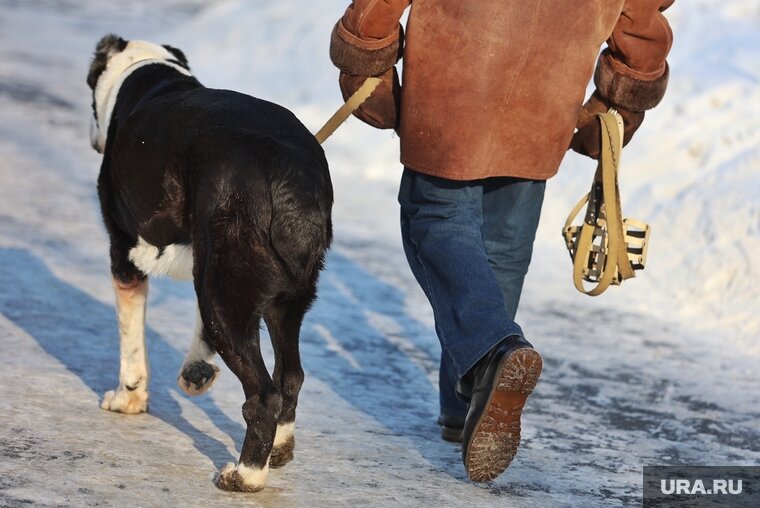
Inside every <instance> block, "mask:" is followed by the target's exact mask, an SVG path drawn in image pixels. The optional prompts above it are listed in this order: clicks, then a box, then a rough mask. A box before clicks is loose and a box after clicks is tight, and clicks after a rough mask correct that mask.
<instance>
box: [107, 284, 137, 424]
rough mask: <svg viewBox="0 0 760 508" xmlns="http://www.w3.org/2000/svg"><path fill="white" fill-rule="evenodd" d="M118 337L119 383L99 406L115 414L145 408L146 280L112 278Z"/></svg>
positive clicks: (131, 412)
mask: <svg viewBox="0 0 760 508" xmlns="http://www.w3.org/2000/svg"><path fill="white" fill-rule="evenodd" d="M113 286H114V290H115V291H116V311H117V314H118V319H119V335H120V337H121V346H120V347H119V350H120V354H121V363H120V368H119V386H118V388H116V390H111V391H109V392H106V394H105V396H104V397H103V402H102V403H101V405H100V407H102V408H103V409H107V410H109V411H115V412H117V413H130V414H134V413H142V412H145V411H147V410H148V354H147V352H146V350H145V303H146V300H147V298H148V279H147V278H142V277H136V278H134V279H133V280H131V281H129V282H124V281H121V280H119V279H118V278H116V277H114V278H113Z"/></svg>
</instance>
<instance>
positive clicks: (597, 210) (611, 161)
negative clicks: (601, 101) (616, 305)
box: [563, 110, 649, 296]
mask: <svg viewBox="0 0 760 508" xmlns="http://www.w3.org/2000/svg"><path fill="white" fill-rule="evenodd" d="M597 117H598V119H599V122H600V123H601V133H602V150H601V156H600V158H599V165H598V166H597V169H596V174H595V175H594V183H593V185H592V187H591V192H589V193H588V194H587V195H585V196H584V197H583V198H582V199H581V200H580V201H579V202H578V204H577V205H576V206H575V208H573V210H572V211H571V212H570V215H569V216H568V218H567V221H566V222H565V227H564V229H563V236H564V237H565V243H566V245H567V248H568V250H569V251H570V257H571V258H572V260H573V283H574V284H575V287H576V288H577V289H578V291H580V292H581V293H585V294H587V295H589V296H597V295H600V294H602V293H603V292H604V291H605V290H606V289H607V288H608V287H609V286H610V285H611V284H614V285H618V284H620V283H621V282H622V281H624V280H625V279H629V278H631V277H635V276H636V274H635V270H641V269H643V268H644V265H645V263H646V254H647V245H648V240H649V226H648V225H646V224H644V223H642V222H639V221H636V220H633V219H623V218H622V216H623V214H622V212H621V208H620V191H619V189H618V179H617V177H618V171H619V169H620V155H621V153H622V149H623V120H622V118H620V115H618V114H617V112H615V111H614V110H610V112H608V113H600V114H598V115H597ZM586 203H588V207H587V209H586V216H585V219H584V221H583V225H581V226H573V225H572V221H573V219H574V218H575V217H576V216H577V215H578V213H579V212H580V211H581V209H582V208H583V206H584V205H585V204H586ZM584 280H585V281H587V282H591V283H595V284H596V286H595V287H593V288H592V289H589V290H587V289H586V288H585V287H584V285H583V281H584Z"/></svg>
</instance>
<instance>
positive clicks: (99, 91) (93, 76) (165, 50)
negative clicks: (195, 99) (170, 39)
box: [87, 34, 190, 153]
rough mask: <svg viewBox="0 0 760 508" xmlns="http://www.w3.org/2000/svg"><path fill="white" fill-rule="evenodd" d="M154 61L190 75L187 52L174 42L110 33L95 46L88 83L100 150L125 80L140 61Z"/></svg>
mask: <svg viewBox="0 0 760 508" xmlns="http://www.w3.org/2000/svg"><path fill="white" fill-rule="evenodd" d="M151 63H163V64H166V65H170V66H173V67H175V68H176V69H177V70H178V71H180V72H181V73H182V74H185V75H188V76H189V75H190V67H189V66H188V63H187V58H186V57H185V54H184V53H183V52H182V51H180V50H179V49H177V48H174V47H172V46H168V45H165V44H164V45H160V44H154V43H152V42H147V41H139V40H133V41H127V40H124V39H122V38H121V37H119V36H118V35H114V34H109V35H106V36H105V37H103V38H102V39H100V41H99V42H98V44H97V45H96V46H95V55H94V57H93V59H92V63H90V71H89V73H88V74H87V84H88V85H89V86H90V88H91V89H92V123H91V125H90V143H91V144H92V147H93V148H94V149H95V150H97V151H98V152H100V153H103V150H104V148H105V143H106V134H107V132H108V125H109V123H110V121H111V112H112V111H113V108H114V106H115V104H116V97H117V95H118V93H119V88H120V87H121V84H122V83H123V82H124V79H126V77H127V76H129V74H131V72H132V71H134V70H135V69H137V68H138V67H139V66H140V65H148V64H151Z"/></svg>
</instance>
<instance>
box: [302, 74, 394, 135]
mask: <svg viewBox="0 0 760 508" xmlns="http://www.w3.org/2000/svg"><path fill="white" fill-rule="evenodd" d="M380 81H381V80H380V78H367V79H366V81H364V83H363V84H362V86H360V87H359V89H358V90H357V91H356V92H354V94H353V95H352V96H351V97H349V98H348V100H347V101H346V102H345V104H343V105H342V106H341V107H340V108H339V109H338V111H336V112H335V114H334V115H333V116H332V117H330V119H329V120H328V121H327V123H326V124H325V125H324V126H323V127H322V128H321V129H319V132H317V134H316V135H315V136H314V137H315V138H317V141H318V142H319V144H320V145H321V144H322V143H324V142H325V140H326V139H327V138H329V137H330V136H332V134H333V132H335V130H336V129H337V128H338V127H340V125H341V124H342V123H343V122H345V121H346V120H347V119H348V117H349V116H351V113H353V112H354V111H356V109H357V108H358V107H359V106H361V105H362V104H363V103H364V101H366V100H367V99H368V98H369V96H370V95H372V92H374V91H375V88H377V85H379V84H380Z"/></svg>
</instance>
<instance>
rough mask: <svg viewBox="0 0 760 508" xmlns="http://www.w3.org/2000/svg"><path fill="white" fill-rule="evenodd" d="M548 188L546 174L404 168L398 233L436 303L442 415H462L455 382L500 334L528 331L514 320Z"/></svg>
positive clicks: (464, 408) (464, 406) (464, 410)
mask: <svg viewBox="0 0 760 508" xmlns="http://www.w3.org/2000/svg"><path fill="white" fill-rule="evenodd" d="M545 188H546V182H545V181H543V180H541V181H538V180H522V179H518V178H509V177H498V178H488V179H484V180H472V181H454V180H446V179H443V178H437V177H434V176H429V175H423V174H421V173H417V172H415V171H413V170H411V169H409V168H405V169H404V173H403V176H402V177H401V186H400V189H399V196H398V200H399V204H400V205H401V236H402V240H403V244H404V252H405V253H406V257H407V260H408V261H409V266H410V267H411V269H412V272H413V273H414V276H415V278H416V279H417V282H419V284H420V286H421V287H422V290H423V291H424V292H425V295H426V296H427V298H428V300H429V301H430V305H431V306H432V307H433V314H434V316H435V329H436V333H437V334H438V339H439V340H440V342H441V368H440V375H439V376H440V377H439V384H440V398H441V414H442V415H447V416H448V417H452V418H455V419H458V418H459V417H461V419H462V421H464V416H465V415H466V414H467V404H466V403H465V402H463V401H462V400H460V399H459V398H458V397H457V396H456V392H455V389H454V388H455V386H456V383H457V382H458V381H459V379H460V378H461V377H462V376H463V375H464V374H466V373H467V371H468V370H469V369H470V368H472V367H473V366H474V365H475V363H477V361H478V360H479V359H480V358H482V357H483V356H485V355H486V354H487V353H488V352H489V351H490V350H491V349H492V348H493V347H494V346H495V345H496V344H498V343H499V342H500V341H501V340H502V339H504V338H505V337H508V336H510V335H520V336H523V332H522V329H521V328H520V326H519V325H518V324H517V323H515V322H514V318H515V313H516V312H517V305H518V303H519V301H520V293H521V292H522V286H523V280H524V279H525V274H526V273H527V271H528V265H529V264H530V258H531V255H532V252H533V240H534V238H535V235H536V228H537V227H538V219H539V216H540V214H541V204H542V203H543V197H544V189H545Z"/></svg>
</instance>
